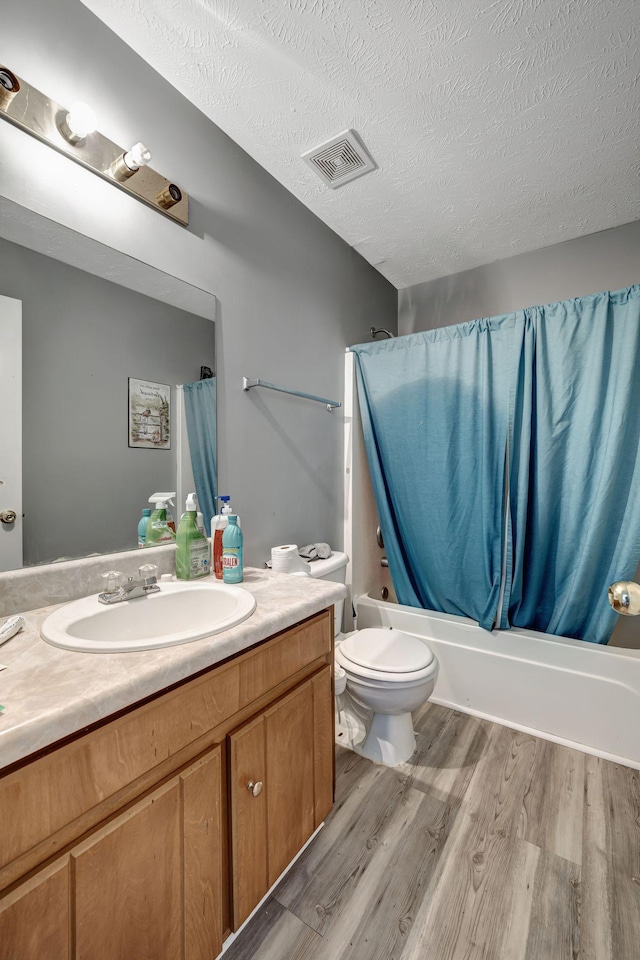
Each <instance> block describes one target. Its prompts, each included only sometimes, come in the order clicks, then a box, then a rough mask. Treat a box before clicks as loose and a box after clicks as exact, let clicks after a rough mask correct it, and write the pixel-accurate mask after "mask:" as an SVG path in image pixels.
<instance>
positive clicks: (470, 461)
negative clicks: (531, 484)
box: [352, 313, 524, 630]
mask: <svg viewBox="0 0 640 960" xmlns="http://www.w3.org/2000/svg"><path fill="white" fill-rule="evenodd" d="M523 322H524V316H523V314H521V313H520V314H508V315H505V316H502V317H494V318H492V319H490V320H475V321H472V322H470V323H467V324H460V325H458V326H453V327H445V328H441V329H438V330H432V331H429V332H427V333H418V334H413V335H411V336H409V337H402V338H400V339H396V340H387V341H384V342H380V343H369V344H359V345H358V346H356V347H353V348H352V349H353V351H354V352H355V353H356V358H357V359H356V370H357V380H358V390H359V396H360V407H361V411H362V418H363V429H364V436H365V444H366V448H367V455H368V459H369V464H370V469H371V475H372V481H373V486H374V491H375V496H376V503H377V507H378V512H379V519H380V525H381V528H382V533H383V537H384V542H385V547H386V550H387V558H388V561H389V568H390V572H391V576H392V578H393V583H394V587H395V589H396V594H397V596H398V599H399V601H400V603H403V604H408V605H409V606H419V607H424V608H427V609H430V610H438V611H441V612H444V613H451V614H457V615H461V616H467V617H471V618H472V619H474V620H477V621H478V622H479V623H480V625H481V626H483V627H485V628H486V629H489V630H490V629H491V628H492V627H493V625H494V623H495V621H496V618H497V617H498V615H499V611H498V605H499V598H500V584H501V569H502V554H503V545H504V524H503V512H504V481H505V447H506V440H507V430H508V425H509V419H510V417H509V405H510V402H512V400H513V397H514V391H513V389H512V383H511V380H512V379H513V376H514V375H515V360H514V357H516V356H517V351H518V349H519V347H518V344H519V343H521V341H522V325H523ZM505 371H507V373H506V375H505ZM508 371H511V373H509V372H508Z"/></svg>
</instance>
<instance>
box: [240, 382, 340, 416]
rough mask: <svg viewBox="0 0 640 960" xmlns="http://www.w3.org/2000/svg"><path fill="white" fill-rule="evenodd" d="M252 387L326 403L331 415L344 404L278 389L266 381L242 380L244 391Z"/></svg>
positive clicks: (282, 388) (309, 394) (285, 388)
mask: <svg viewBox="0 0 640 960" xmlns="http://www.w3.org/2000/svg"><path fill="white" fill-rule="evenodd" d="M251 387H266V388H267V390H278V391H279V393H290V394H291V395H292V396H294V397H304V399H305V400H315V402H316V403H324V404H325V406H326V408H327V410H328V411H329V413H331V411H332V410H335V409H336V407H341V406H342V404H341V403H339V402H338V401H337V400H326V399H325V398H324V397H315V396H314V395H313V394H312V393H303V392H302V390H289V388H288V387H277V386H276V385H275V383H267V381H266V380H260V378H258V379H257V380H250V379H249V377H243V378H242V389H243V390H251Z"/></svg>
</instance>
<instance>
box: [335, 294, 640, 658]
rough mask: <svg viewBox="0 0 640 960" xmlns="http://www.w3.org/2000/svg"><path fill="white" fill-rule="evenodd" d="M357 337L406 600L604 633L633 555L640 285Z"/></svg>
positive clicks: (396, 572)
mask: <svg viewBox="0 0 640 960" xmlns="http://www.w3.org/2000/svg"><path fill="white" fill-rule="evenodd" d="M353 349H354V351H355V352H356V354H357V370H358V386H359V394H360V406H361V409H362V414H363V426H364V430H365V441H366V445H367V453H368V457H369V463H370V467H371V473H372V479H373V484H374V490H375V493H376V501H377V505H378V509H379V512H380V521H381V526H382V531H383V535H384V538H385V545H386V546H387V552H388V558H389V567H390V570H391V574H392V577H393V581H394V585H395V587H396V591H397V593H398V598H399V600H400V602H401V603H407V604H410V605H412V606H423V607H426V608H431V609H437V610H441V611H444V612H446V613H463V614H464V615H466V616H469V617H471V618H473V619H476V620H478V621H479V622H480V624H481V625H482V626H484V627H487V628H490V627H491V625H492V623H493V622H496V623H497V624H498V625H500V626H503V627H506V626H509V624H514V625H517V626H520V627H529V628H531V629H535V630H541V631H544V632H548V633H557V634H561V635H565V636H571V637H577V638H579V639H584V640H590V641H594V642H599V643H606V642H607V640H608V639H609V636H610V635H611V632H612V630H613V627H614V626H615V623H616V615H615V614H614V612H613V611H612V610H611V608H610V607H609V604H608V602H607V588H608V585H609V583H610V582H612V581H614V580H619V579H627V578H631V577H632V576H633V574H634V572H635V569H636V566H637V563H638V560H639V559H640V497H638V496H635V497H634V495H633V490H634V487H635V489H636V490H637V489H638V482H639V481H640V373H639V372H638V366H639V364H638V361H639V359H640V287H638V286H634V287H630V288H628V289H626V290H621V291H618V292H616V293H603V294H597V295H595V296H591V297H582V298H579V299H577V300H570V301H564V302H562V303H557V304H552V305H549V306H546V307H534V308H530V309H527V310H524V311H519V312H517V313H514V314H509V315H506V316H503V317H496V318H493V319H491V320H481V321H473V322H472V323H467V324H460V325H457V326H454V327H445V328H442V329H439V330H433V331H429V332H428V333H424V334H413V335H411V336H408V337H402V338H399V339H397V340H393V341H384V342H380V343H372V344H363V345H360V346H358V347H355V348H353ZM507 437H508V447H507V449H508V451H509V463H508V468H509V469H508V474H509V478H508V479H509V487H510V496H509V499H510V509H509V510H508V523H507V535H506V538H505V536H504V526H505V525H504V523H503V520H502V517H503V511H502V504H503V499H504V497H503V494H504V488H505V483H506V479H507V469H506V461H505V443H506V441H507ZM501 570H502V571H503V574H504V575H503V593H504V598H503V600H502V602H499V597H498V594H499V592H500V591H499V588H498V590H496V583H498V584H499V582H500V571H501ZM496 577H497V579H496ZM498 607H500V609H498Z"/></svg>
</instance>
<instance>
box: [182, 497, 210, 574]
mask: <svg viewBox="0 0 640 960" xmlns="http://www.w3.org/2000/svg"><path fill="white" fill-rule="evenodd" d="M197 510H198V504H197V502H196V495H195V493H190V494H189V495H188V497H187V502H186V504H185V512H184V513H183V514H182V517H181V519H180V523H179V524H178V532H177V534H176V577H177V579H178V580H197V579H198V578H199V577H206V576H208V575H209V573H210V572H211V548H210V546H209V541H208V540H207V538H206V536H204V535H203V534H202V533H200V531H199V530H198V525H197Z"/></svg>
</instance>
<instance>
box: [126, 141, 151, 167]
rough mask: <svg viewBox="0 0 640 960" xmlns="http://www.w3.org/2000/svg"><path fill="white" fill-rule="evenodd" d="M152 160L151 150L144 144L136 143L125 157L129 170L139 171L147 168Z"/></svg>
mask: <svg viewBox="0 0 640 960" xmlns="http://www.w3.org/2000/svg"><path fill="white" fill-rule="evenodd" d="M150 160H151V150H149V149H148V147H145V145H144V143H134V145H133V146H132V147H131V150H129V151H128V152H127V153H125V155H124V162H125V163H126V165H127V166H128V167H129V170H138V169H139V168H140V167H146V165H147V164H148V163H149V161H150Z"/></svg>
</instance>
